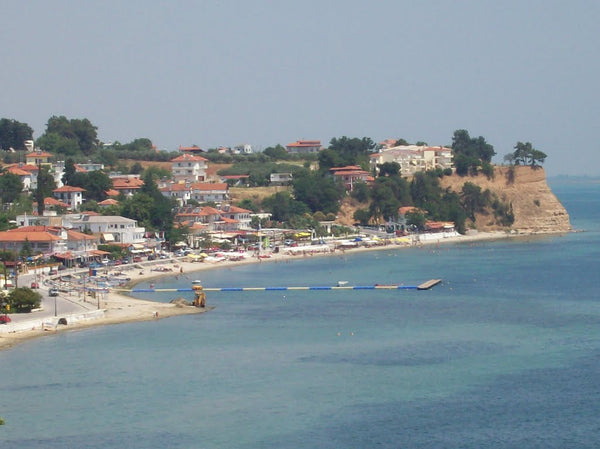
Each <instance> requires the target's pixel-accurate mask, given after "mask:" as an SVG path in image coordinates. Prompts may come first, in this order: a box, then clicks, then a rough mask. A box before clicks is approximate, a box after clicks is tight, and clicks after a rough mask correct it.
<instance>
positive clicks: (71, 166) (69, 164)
mask: <svg viewBox="0 0 600 449" xmlns="http://www.w3.org/2000/svg"><path fill="white" fill-rule="evenodd" d="M76 173H77V169H76V168H75V161H74V160H73V158H72V157H68V158H67V160H66V161H65V171H64V173H63V176H62V182H63V184H65V185H68V186H71V185H73V184H72V181H73V178H74V176H75V174H76Z"/></svg>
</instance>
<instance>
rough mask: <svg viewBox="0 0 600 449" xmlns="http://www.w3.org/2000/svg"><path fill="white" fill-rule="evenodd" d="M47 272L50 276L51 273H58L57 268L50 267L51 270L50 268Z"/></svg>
mask: <svg viewBox="0 0 600 449" xmlns="http://www.w3.org/2000/svg"><path fill="white" fill-rule="evenodd" d="M48 274H49V275H50V276H52V275H53V274H58V270H55V269H52V270H50V271H49V272H48Z"/></svg>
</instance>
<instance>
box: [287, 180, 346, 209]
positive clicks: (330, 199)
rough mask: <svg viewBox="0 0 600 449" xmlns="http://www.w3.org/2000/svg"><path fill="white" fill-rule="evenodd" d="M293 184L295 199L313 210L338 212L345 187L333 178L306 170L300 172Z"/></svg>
mask: <svg viewBox="0 0 600 449" xmlns="http://www.w3.org/2000/svg"><path fill="white" fill-rule="evenodd" d="M292 185H293V188H294V197H295V199H296V200H297V201H301V202H303V203H304V204H306V205H307V206H308V207H309V208H310V210H311V211H313V212H316V211H322V212H324V213H329V212H333V213H336V212H337V211H338V210H339V208H340V200H341V199H342V197H343V195H344V193H345V190H344V187H343V186H341V185H340V184H337V183H336V182H335V181H334V180H333V179H332V178H330V177H324V176H321V175H320V174H319V173H315V172H309V171H306V170H304V171H301V172H298V174H297V176H295V177H294V180H293V182H292Z"/></svg>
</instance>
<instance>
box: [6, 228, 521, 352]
mask: <svg viewBox="0 0 600 449" xmlns="http://www.w3.org/2000/svg"><path fill="white" fill-rule="evenodd" d="M529 236H530V235H529ZM511 237H526V236H525V235H517V234H508V233H506V232H494V233H476V234H473V235H464V236H463V235H461V236H452V237H445V238H429V239H421V241H420V242H419V245H422V246H428V245H441V244H451V243H474V242H478V241H484V240H497V239H504V238H511ZM407 247H410V246H407V245H406V244H388V245H378V246H369V247H357V248H352V249H347V250H343V251H344V252H345V253H347V254H353V253H358V252H363V251H377V250H394V249H402V248H407ZM413 247H414V246H413ZM298 249H299V251H298V250H297V251H298V252H297V253H296V254H295V255H292V254H291V253H290V252H287V251H281V252H279V253H272V254H270V257H268V258H260V259H259V258H257V257H256V256H255V255H253V254H252V253H248V254H247V257H245V258H244V259H242V260H238V261H232V260H222V261H212V262H211V261H204V262H191V261H186V259H185V258H181V259H168V260H155V261H152V262H145V263H143V264H141V265H138V266H141V268H134V267H133V266H121V267H119V268H121V269H123V270H127V276H129V277H130V278H131V281H130V282H129V283H128V284H127V285H126V286H125V287H124V289H126V288H131V287H133V286H134V285H135V284H137V283H139V282H142V281H147V280H150V279H153V278H159V277H164V276H175V275H179V274H183V275H185V276H187V277H189V278H190V279H194V276H190V273H197V272H199V271H203V270H209V269H218V268H227V267H231V266H236V265H241V264H249V263H276V262H283V261H286V260H294V259H299V258H304V257H308V256H309V255H310V256H314V257H319V256H320V257H327V256H331V255H339V254H341V253H342V250H339V249H338V250H336V251H335V252H313V253H312V254H311V251H312V250H314V247H311V246H306V247H299V248H298ZM159 268H163V269H164V270H165V271H157V270H158V269H159ZM114 270H115V267H113V268H111V271H114ZM190 282H191V281H190ZM176 295H177V294H176V293H174V298H173V299H176ZM88 309H89V311H87V312H85V311H84V312H82V313H79V314H77V315H70V316H69V317H68V324H67V325H58V324H57V319H58V318H60V315H59V316H58V317H56V318H55V317H51V318H48V317H45V318H39V317H35V316H34V314H33V313H32V314H31V320H29V319H28V320H27V321H22V320H21V323H19V326H18V329H17V326H13V327H12V328H11V327H10V326H11V324H12V323H9V324H7V325H2V327H1V328H0V350H3V349H6V348H9V347H11V346H14V345H16V344H18V343H21V342H23V341H27V340H29V339H32V338H39V337H42V336H44V335H52V334H54V333H56V332H65V331H73V330H81V329H85V328H88V327H92V326H102V325H109V324H120V323H127V322H133V321H151V320H157V319H164V318H168V317H173V316H178V315H187V314H197V313H204V312H207V311H210V310H211V307H210V298H209V299H208V307H207V308H205V309H203V308H198V307H194V306H183V305H176V304H170V303H159V302H154V301H149V300H140V299H135V298H132V297H129V296H127V295H126V294H124V292H122V291H116V290H111V291H110V292H109V293H108V294H107V295H105V297H103V298H101V299H100V301H98V307H94V306H92V305H91V304H90V305H89V307H88ZM23 323H26V325H25V324H23Z"/></svg>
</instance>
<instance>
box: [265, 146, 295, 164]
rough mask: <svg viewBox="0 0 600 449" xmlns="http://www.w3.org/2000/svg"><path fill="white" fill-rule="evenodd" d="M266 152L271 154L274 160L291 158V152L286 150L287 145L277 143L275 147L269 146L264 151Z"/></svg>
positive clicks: (268, 154)
mask: <svg viewBox="0 0 600 449" xmlns="http://www.w3.org/2000/svg"><path fill="white" fill-rule="evenodd" d="M263 153H264V154H266V155H267V156H269V157H270V158H271V159H273V160H286V159H289V154H288V152H287V151H286V149H285V147H283V146H282V145H280V144H277V145H275V146H274V147H267V148H265V150H264V151H263Z"/></svg>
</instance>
